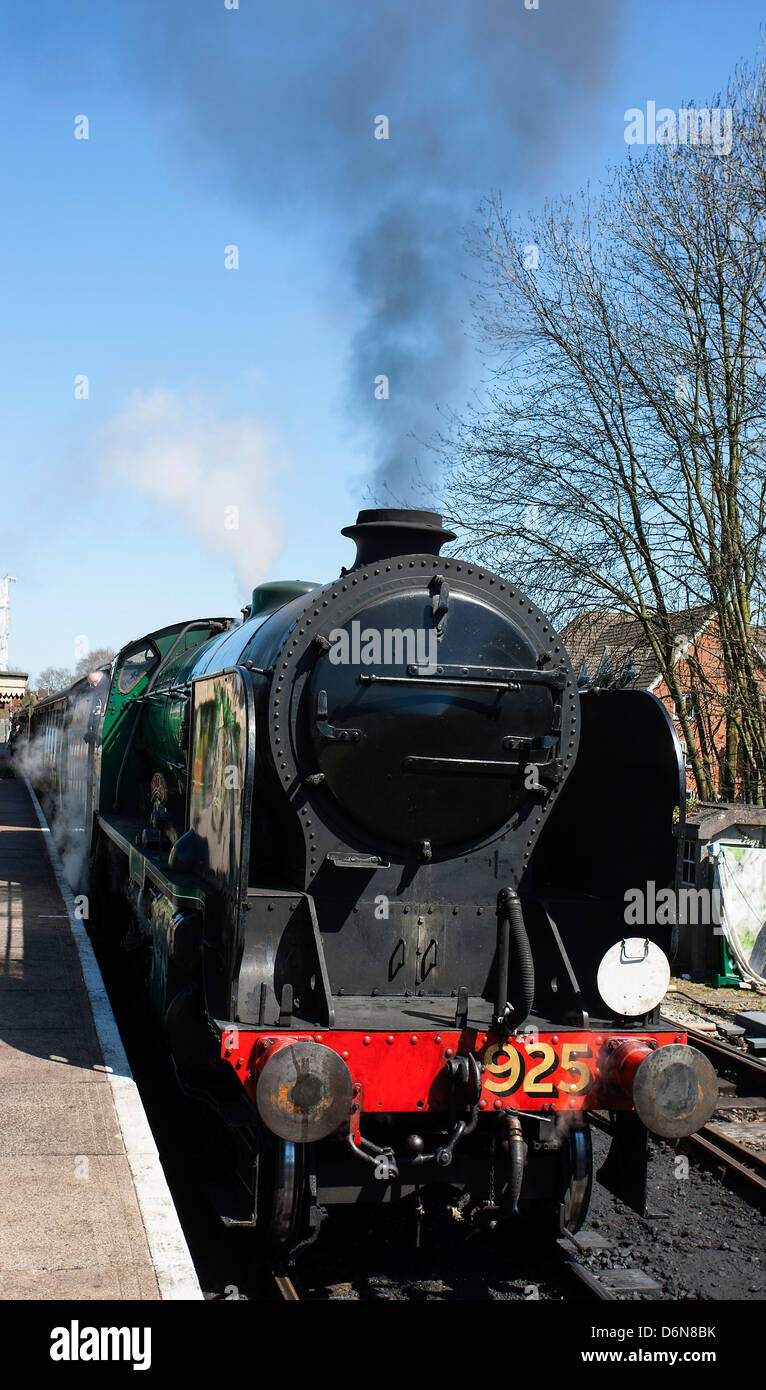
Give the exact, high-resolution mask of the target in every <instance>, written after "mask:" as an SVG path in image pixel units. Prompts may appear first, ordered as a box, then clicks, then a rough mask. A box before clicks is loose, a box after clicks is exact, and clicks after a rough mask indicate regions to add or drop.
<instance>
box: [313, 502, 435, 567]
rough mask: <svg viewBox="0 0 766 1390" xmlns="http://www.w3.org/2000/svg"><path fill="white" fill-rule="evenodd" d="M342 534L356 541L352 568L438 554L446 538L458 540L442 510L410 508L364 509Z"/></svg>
mask: <svg viewBox="0 0 766 1390" xmlns="http://www.w3.org/2000/svg"><path fill="white" fill-rule="evenodd" d="M341 535H342V536H350V537H351V539H352V540H354V541H356V559H355V560H354V564H353V566H352V569H361V568H362V567H363V566H364V565H372V564H374V563H375V562H376V561H377V560H389V559H391V557H392V556H395V555H438V554H439V551H440V550H441V548H442V546H443V545H444V543H445V541H454V539H455V532H454V531H447V530H446V529H445V528H444V527H443V526H442V519H441V517H440V515H439V513H438V512H421V511H414V510H411V509H410V508H409V507H374V508H372V509H370V510H367V511H363V512H360V513H359V515H358V516H357V518H356V523H355V525H354V526H344V527H343V530H342V531H341Z"/></svg>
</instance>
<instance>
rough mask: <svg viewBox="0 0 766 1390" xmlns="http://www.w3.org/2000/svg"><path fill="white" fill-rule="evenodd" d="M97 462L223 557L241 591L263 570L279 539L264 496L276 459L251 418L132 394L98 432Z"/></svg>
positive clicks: (173, 397)
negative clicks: (170, 513) (172, 514)
mask: <svg viewBox="0 0 766 1390" xmlns="http://www.w3.org/2000/svg"><path fill="white" fill-rule="evenodd" d="M100 463H101V466H102V468H103V470H104V472H105V474H106V476H107V477H109V478H110V479H111V480H115V479H117V480H124V481H125V482H127V483H129V484H130V485H131V486H132V487H133V488H134V489H135V490H136V492H139V493H141V494H143V495H144V496H146V497H151V498H153V499H154V500H155V501H156V502H157V503H159V505H160V506H162V507H164V508H167V509H168V510H169V511H173V512H175V513H176V515H177V516H180V517H181V518H182V520H183V521H184V522H185V523H186V524H187V526H188V527H189V529H190V530H191V531H192V532H193V534H194V535H195V536H196V537H197V538H198V540H199V541H201V543H202V544H203V545H204V546H205V548H206V549H207V550H209V551H211V552H212V553H213V554H215V555H222V556H226V557H227V558H228V559H230V560H231V562H232V563H233V565H234V567H235V569H236V573H237V578H238V579H239V582H240V583H241V584H242V585H243V587H244V589H245V591H249V589H250V588H252V586H253V584H255V583H257V582H258V580H259V579H262V578H264V577H265V576H266V575H268V574H269V573H270V572H271V569H272V566H273V564H274V561H275V560H276V558H277V556H278V554H279V551H280V549H281V547H282V541H283V524H282V518H281V516H280V513H279V510H278V508H277V507H276V505H275V503H274V501H273V498H272V496H271V484H272V479H273V477H274V474H275V473H276V472H277V471H278V468H279V465H280V460H279V458H278V456H277V450H276V447H275V444H274V442H273V440H271V439H270V438H269V436H268V435H267V433H266V431H265V430H264V429H263V428H262V427H261V426H260V425H259V424H257V423H256V421H255V420H253V419H250V418H247V417H243V418H240V419H233V420H232V419H223V418H221V417H220V416H219V415H217V414H216V412H215V410H214V409H213V408H212V407H211V406H210V404H209V403H207V402H205V401H203V400H202V399H201V398H200V397H199V396H196V395H193V394H186V395H183V396H181V395H180V394H178V393H176V392H173V391H152V392H149V393H142V392H140V391H136V392H134V393H133V394H132V395H131V396H130V397H129V398H128V400H127V401H126V402H125V405H124V407H123V409H122V410H121V411H120V413H119V414H118V415H116V416H115V417H114V418H113V419H112V420H111V421H110V422H109V423H108V424H107V425H106V426H105V428H104V430H103V431H102V435H101V450H100Z"/></svg>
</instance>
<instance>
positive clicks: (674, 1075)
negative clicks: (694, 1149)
mask: <svg viewBox="0 0 766 1390" xmlns="http://www.w3.org/2000/svg"><path fill="white" fill-rule="evenodd" d="M614 1067H615V1076H616V1079H617V1080H618V1082H619V1084H620V1086H621V1087H622V1089H623V1090H624V1091H625V1092H626V1093H627V1094H628V1095H631V1093H632V1100H633V1104H634V1105H635V1107H636V1112H637V1114H638V1117H639V1119H640V1120H642V1121H643V1123H644V1124H645V1125H646V1128H647V1129H648V1130H649V1131H650V1132H651V1133H652V1134H658V1135H659V1136H660V1137H661V1138H662V1139H684V1138H685V1137H686V1136H687V1135H688V1134H693V1133H694V1131H695V1130H697V1129H699V1128H700V1126H701V1125H704V1124H707V1121H708V1120H709V1119H710V1116H711V1115H712V1114H713V1111H714V1110H715V1107H716V1105H717V1103H718V1077H717V1076H716V1074H715V1070H714V1068H713V1067H712V1066H711V1064H710V1062H709V1061H708V1059H707V1057H703V1055H702V1053H701V1052H698V1051H697V1049H696V1047H689V1046H688V1045H687V1044H686V1043H670V1044H668V1045H667V1046H665V1047H658V1048H655V1049H654V1050H653V1051H650V1050H649V1048H648V1046H647V1044H646V1043H645V1042H643V1041H642V1040H638V1039H637V1040H636V1042H635V1043H634V1042H632V1041H628V1040H626V1041H625V1042H623V1043H622V1044H621V1045H620V1047H619V1048H618V1049H617V1051H616V1052H615V1053H614Z"/></svg>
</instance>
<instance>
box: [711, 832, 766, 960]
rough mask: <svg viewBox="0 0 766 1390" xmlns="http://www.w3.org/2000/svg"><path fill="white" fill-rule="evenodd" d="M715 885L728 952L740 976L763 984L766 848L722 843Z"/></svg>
mask: <svg viewBox="0 0 766 1390" xmlns="http://www.w3.org/2000/svg"><path fill="white" fill-rule="evenodd" d="M716 888H717V889H719V891H720V894H721V898H720V902H721V917H722V926H723V930H724V935H725V936H726V940H727V942H728V945H729V953H730V955H731V956H732V957H733V959H734V960H736V962H737V967H738V969H739V972H740V974H741V976H742V978H743V980H753V981H754V982H755V983H756V984H760V985H764V984H766V849H762V848H760V847H759V848H753V847H751V846H750V845H721V847H720V849H719V850H718V853H717V856H716V870H715V880H714V890H715V889H716ZM714 901H715V899H714Z"/></svg>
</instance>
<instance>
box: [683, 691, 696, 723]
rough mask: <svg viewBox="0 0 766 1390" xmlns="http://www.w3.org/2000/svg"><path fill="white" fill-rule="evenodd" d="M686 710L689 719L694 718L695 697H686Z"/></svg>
mask: <svg viewBox="0 0 766 1390" xmlns="http://www.w3.org/2000/svg"><path fill="white" fill-rule="evenodd" d="M684 709H685V710H686V714H687V716H688V718H689V719H693V718H694V696H693V695H684Z"/></svg>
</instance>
